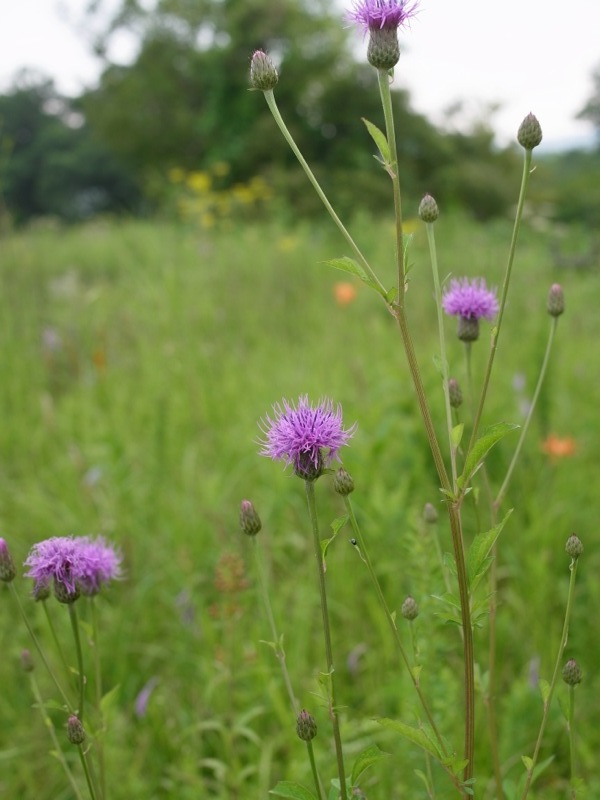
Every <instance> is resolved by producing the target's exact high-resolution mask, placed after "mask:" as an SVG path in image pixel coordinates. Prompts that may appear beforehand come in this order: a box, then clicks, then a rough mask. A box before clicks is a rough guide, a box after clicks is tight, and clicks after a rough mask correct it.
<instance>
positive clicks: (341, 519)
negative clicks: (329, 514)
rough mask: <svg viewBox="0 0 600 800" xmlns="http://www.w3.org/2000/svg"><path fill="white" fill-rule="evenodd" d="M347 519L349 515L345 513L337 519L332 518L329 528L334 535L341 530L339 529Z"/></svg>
mask: <svg viewBox="0 0 600 800" xmlns="http://www.w3.org/2000/svg"><path fill="white" fill-rule="evenodd" d="M349 519H350V517H349V516H348V514H346V515H345V516H343V517H337V519H334V520H333V522H332V523H331V525H330V528H331V530H332V531H333V535H334V536H337V535H338V533H339V532H340V531H341V529H342V528H343V527H344V525H345V524H346V523H347V522H348V520H349Z"/></svg>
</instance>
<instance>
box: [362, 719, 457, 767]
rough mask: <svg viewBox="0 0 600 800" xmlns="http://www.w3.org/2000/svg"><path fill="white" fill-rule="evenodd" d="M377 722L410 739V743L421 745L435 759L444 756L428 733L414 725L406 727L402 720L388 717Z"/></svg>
mask: <svg viewBox="0 0 600 800" xmlns="http://www.w3.org/2000/svg"><path fill="white" fill-rule="evenodd" d="M377 722H378V723H379V724H380V725H381V726H382V727H384V728H387V729H388V730H390V731H396V733H399V734H400V735H401V736H404V738H405V739H408V740H409V741H411V742H414V744H417V745H419V747H421V748H423V750H425V751H426V752H427V753H429V754H430V755H432V756H433V757H434V758H437V759H440V758H441V755H442V754H441V752H440V749H439V747H438V745H437V742H435V741H433V740H432V739H430V737H429V736H428V735H427V733H426V731H425V730H423V729H422V728H414V727H413V726H412V725H406V723H404V722H400V720H396V719H389V718H387V717H384V718H383V719H378V720H377Z"/></svg>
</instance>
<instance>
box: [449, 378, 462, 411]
mask: <svg viewBox="0 0 600 800" xmlns="http://www.w3.org/2000/svg"><path fill="white" fill-rule="evenodd" d="M448 395H449V398H450V405H451V406H452V408H460V407H461V406H462V401H463V394H462V391H461V388H460V386H459V385H458V381H457V380H456V378H450V380H449V381H448Z"/></svg>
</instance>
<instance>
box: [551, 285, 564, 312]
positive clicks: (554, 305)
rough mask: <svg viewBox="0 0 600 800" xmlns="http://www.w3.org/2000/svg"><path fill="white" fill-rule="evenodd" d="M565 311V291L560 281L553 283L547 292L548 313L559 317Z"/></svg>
mask: <svg viewBox="0 0 600 800" xmlns="http://www.w3.org/2000/svg"><path fill="white" fill-rule="evenodd" d="M564 311H565V293H564V292H563V288H562V286H561V285H560V283H553V284H552V286H551V287H550V291H549V292H548V313H549V314H550V316H551V317H560V315H561V314H563V313H564Z"/></svg>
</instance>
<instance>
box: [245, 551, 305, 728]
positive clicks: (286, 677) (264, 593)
mask: <svg viewBox="0 0 600 800" xmlns="http://www.w3.org/2000/svg"><path fill="white" fill-rule="evenodd" d="M252 545H253V547H252V549H253V551H254V563H255V565H256V574H257V577H258V588H259V592H260V597H261V600H262V604H263V606H264V608H265V612H266V614H267V620H268V623H269V628H270V631H271V636H272V637H273V648H274V650H275V655H276V656H277V660H278V661H279V666H280V668H281V674H282V676H283V682H284V683H285V688H286V691H287V694H288V698H289V701H290V705H291V707H292V711H293V712H294V715H295V716H298V713H299V711H300V706H299V705H298V701H297V699H296V696H295V695H294V690H293V689H292V682H291V680H290V674H289V672H288V669H287V665H286V661H285V650H284V649H283V647H282V644H281V637H280V636H279V634H278V633H277V626H276V625H275V617H274V616H273V608H272V606H271V600H270V598H269V589H268V587H267V579H266V576H265V570H264V566H263V563H262V558H261V554H260V548H259V546H258V542H257V540H256V536H253V537H252Z"/></svg>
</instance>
